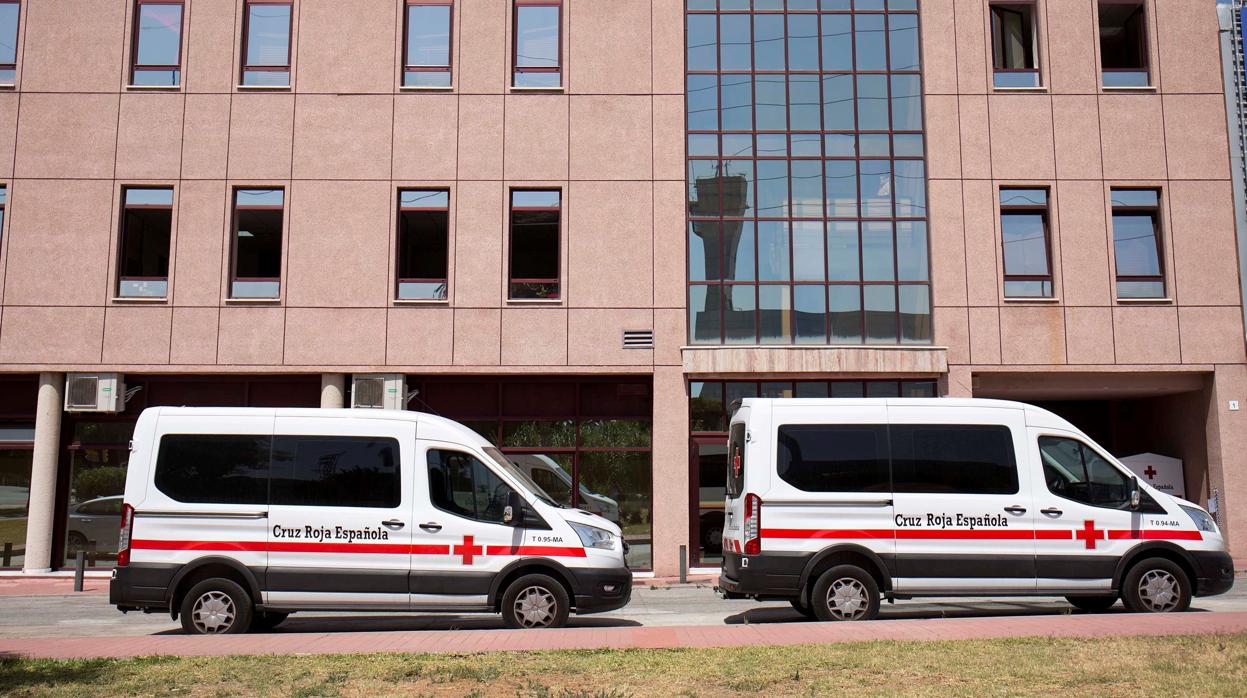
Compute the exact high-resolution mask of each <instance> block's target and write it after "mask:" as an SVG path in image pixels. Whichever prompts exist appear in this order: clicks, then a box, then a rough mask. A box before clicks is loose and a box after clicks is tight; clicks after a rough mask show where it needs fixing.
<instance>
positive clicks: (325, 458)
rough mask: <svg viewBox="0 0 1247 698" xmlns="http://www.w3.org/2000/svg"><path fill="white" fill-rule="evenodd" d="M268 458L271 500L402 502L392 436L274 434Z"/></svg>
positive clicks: (298, 502)
mask: <svg viewBox="0 0 1247 698" xmlns="http://www.w3.org/2000/svg"><path fill="white" fill-rule="evenodd" d="M272 462H273V466H272V475H271V476H272V503H273V504H290V505H295V506H320V507H372V508H378V509H393V508H394V507H397V506H398V505H399V504H400V503H401V502H402V498H403V497H402V484H401V482H400V479H401V476H400V473H399V459H398V441H396V440H394V439H385V438H376V437H354V436H278V437H276V438H274V439H273V461H272Z"/></svg>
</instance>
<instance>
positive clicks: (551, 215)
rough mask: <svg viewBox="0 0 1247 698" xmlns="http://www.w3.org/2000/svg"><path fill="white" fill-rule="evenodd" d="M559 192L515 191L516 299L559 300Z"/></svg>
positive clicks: (512, 292)
mask: <svg viewBox="0 0 1247 698" xmlns="http://www.w3.org/2000/svg"><path fill="white" fill-rule="evenodd" d="M560 198H561V192H559V191H558V190H543V191H536V190H519V189H517V190H514V191H512V192H511V277H510V279H511V285H510V298H512V299H555V298H558V297H559V213H560V208H561V207H560Z"/></svg>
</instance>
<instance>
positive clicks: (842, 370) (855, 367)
mask: <svg viewBox="0 0 1247 698" xmlns="http://www.w3.org/2000/svg"><path fill="white" fill-rule="evenodd" d="M681 352H682V354H683V357H684V372H685V373H686V374H692V375H715V376H725V375H731V374H748V375H760V374H785V375H791V374H801V373H819V374H827V373H836V374H846V373H848V374H861V375H880V374H885V375H911V374H912V375H926V376H929V375H932V374H943V373H947V372H948V348H947V347H892V346H885V347H868V346H833V347H827V346H823V347H804V346H782V347H762V346H735V347H721V346H714V347H699V346H691V347H683V348H682V350H681Z"/></svg>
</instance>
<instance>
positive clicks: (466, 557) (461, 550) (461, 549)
mask: <svg viewBox="0 0 1247 698" xmlns="http://www.w3.org/2000/svg"><path fill="white" fill-rule="evenodd" d="M472 543H473V540H472V536H464V537H463V545H456V546H455V547H454V550H452V551H451V553H452V554H453V555H462V556H463V564H465V565H470V564H472V558H474V557H475V556H477V555H484V554H485V549H484V548H482V547H481V546H479V545H473V544H472Z"/></svg>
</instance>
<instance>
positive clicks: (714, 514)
mask: <svg viewBox="0 0 1247 698" xmlns="http://www.w3.org/2000/svg"><path fill="white" fill-rule="evenodd" d="M689 454H690V458H689V488H690V495H691V501H690V510H691V511H692V512H693V516H692V517H691V519H692V520H691V521H690V522H689V529H690V534H691V535H690V539H691V540H692V541H693V543H692V549H693V550H694V555H693V559H692V560H691V561H690V564H692V565H697V566H702V567H705V566H708V565H718V564H719V563H721V562H722V561H723V513H724V509H723V502H724V499H725V498H726V496H727V435H726V434H725V435H723V436H721V437H715V436H695V437H693V439H692V444H691V448H690V449H689Z"/></svg>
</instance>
